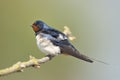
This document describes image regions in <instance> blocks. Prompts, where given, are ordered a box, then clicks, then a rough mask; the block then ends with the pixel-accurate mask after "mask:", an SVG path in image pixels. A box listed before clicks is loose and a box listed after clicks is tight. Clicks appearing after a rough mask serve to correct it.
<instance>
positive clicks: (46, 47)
mask: <svg viewBox="0 0 120 80" xmlns="http://www.w3.org/2000/svg"><path fill="white" fill-rule="evenodd" d="M50 37H51V36H50V35H45V34H42V33H39V34H38V35H37V36H36V40H37V46H38V47H39V49H40V50H41V51H42V52H44V53H45V54H46V55H58V54H59V53H60V48H59V46H55V45H53V43H52V42H51V41H50V40H49V38H50Z"/></svg>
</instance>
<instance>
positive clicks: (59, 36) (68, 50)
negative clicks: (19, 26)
mask: <svg viewBox="0 0 120 80" xmlns="http://www.w3.org/2000/svg"><path fill="white" fill-rule="evenodd" d="M32 28H33V30H34V32H35V35H36V41H37V46H38V47H39V49H40V50H41V51H42V52H44V53H46V55H47V56H49V57H52V56H56V55H59V54H67V55H71V56H74V57H76V58H78V59H81V60H84V61H87V62H90V63H92V62H93V60H91V59H90V58H89V57H87V56H85V55H83V54H81V53H80V52H79V51H78V50H77V49H76V48H75V47H74V46H73V45H72V44H71V43H70V42H69V40H68V38H67V36H66V35H65V34H64V33H62V32H60V31H59V30H56V29H54V28H52V27H50V26H48V25H47V24H46V23H44V22H43V21H41V20H37V21H35V22H34V23H33V24H32Z"/></svg>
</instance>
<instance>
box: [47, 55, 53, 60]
mask: <svg viewBox="0 0 120 80" xmlns="http://www.w3.org/2000/svg"><path fill="white" fill-rule="evenodd" d="M46 57H49V58H50V60H52V58H53V57H54V55H50V54H48V55H46Z"/></svg>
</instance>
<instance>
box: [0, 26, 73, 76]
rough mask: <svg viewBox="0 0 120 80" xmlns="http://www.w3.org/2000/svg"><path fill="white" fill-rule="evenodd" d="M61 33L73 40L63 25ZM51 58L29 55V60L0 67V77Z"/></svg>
mask: <svg viewBox="0 0 120 80" xmlns="http://www.w3.org/2000/svg"><path fill="white" fill-rule="evenodd" d="M63 33H64V34H65V35H66V36H67V37H68V38H69V39H70V40H74V39H75V37H74V36H73V35H72V34H71V31H70V29H69V28H68V27H67V26H65V27H64V31H63ZM49 60H51V58H50V57H49V56H46V57H43V58H41V59H36V58H35V57H33V56H30V60H28V61H25V62H20V61H19V62H17V63H16V64H14V65H13V66H11V67H9V68H6V69H2V70H0V77H1V76H4V75H8V74H11V73H15V72H23V69H25V68H28V67H36V68H40V65H41V64H42V63H45V62H47V61H49Z"/></svg>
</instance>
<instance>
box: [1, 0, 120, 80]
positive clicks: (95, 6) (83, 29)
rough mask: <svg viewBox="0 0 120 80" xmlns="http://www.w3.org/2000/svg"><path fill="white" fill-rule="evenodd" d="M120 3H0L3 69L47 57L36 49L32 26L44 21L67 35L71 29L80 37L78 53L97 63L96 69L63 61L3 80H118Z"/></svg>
mask: <svg viewBox="0 0 120 80" xmlns="http://www.w3.org/2000/svg"><path fill="white" fill-rule="evenodd" d="M119 3H120V1H119V0H0V69H3V68H6V67H9V66H11V65H12V64H14V63H16V62H17V61H26V60H28V56H29V55H33V56H35V57H37V58H41V57H43V56H44V54H43V53H42V52H40V51H39V49H38V48H37V46H36V40H35V36H34V32H33V31H32V28H31V27H30V25H31V24H32V23H33V22H34V21H35V20H38V19H40V20H43V21H45V22H46V23H47V24H48V25H51V26H54V28H56V29H59V30H61V31H62V30H63V26H65V25H67V26H69V28H70V29H71V30H72V33H73V34H74V35H75V36H76V37H77V39H76V40H74V41H72V43H73V44H74V46H76V48H77V49H78V50H79V51H80V52H82V53H84V54H86V55H88V56H90V57H92V58H96V59H98V60H102V61H105V62H108V63H109V64H110V65H104V64H101V63H99V62H95V63H93V64H90V63H87V62H84V61H81V60H78V59H76V58H73V57H70V56H64V55H60V56H57V57H55V58H54V59H53V60H52V61H50V62H47V63H45V64H42V65H41V68H40V69H34V68H28V69H25V71H24V72H23V73H15V74H11V75H8V76H4V77H0V80H120V76H119V75H120V58H119V57H120V36H119V35H120V5H119Z"/></svg>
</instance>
